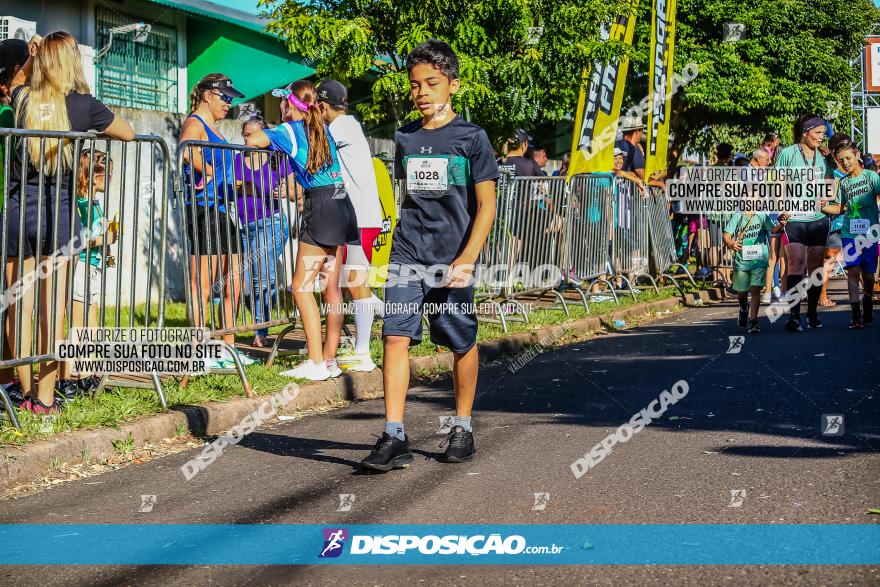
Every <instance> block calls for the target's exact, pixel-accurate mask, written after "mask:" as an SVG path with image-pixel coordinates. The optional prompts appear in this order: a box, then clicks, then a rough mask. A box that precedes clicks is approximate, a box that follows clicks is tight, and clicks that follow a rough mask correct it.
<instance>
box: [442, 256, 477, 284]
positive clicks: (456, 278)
mask: <svg viewBox="0 0 880 587" xmlns="http://www.w3.org/2000/svg"><path fill="white" fill-rule="evenodd" d="M473 279H474V264H473V263H472V262H469V261H468V260H466V259H462V258H461V257H458V258H457V259H455V261H453V262H452V264H451V265H450V266H449V283H448V284H446V287H456V288H458V287H467V286H469V285H470V284H471V282H472V281H473Z"/></svg>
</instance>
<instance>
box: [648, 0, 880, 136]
mask: <svg viewBox="0 0 880 587" xmlns="http://www.w3.org/2000/svg"><path fill="white" fill-rule="evenodd" d="M677 4H678V7H677V24H676V27H677V29H676V47H675V66H674V70H675V71H681V69H682V68H683V67H684V66H685V65H686V64H688V63H696V64H697V65H698V66H699V71H700V73H699V76H698V77H697V78H696V79H695V80H693V81H692V82H691V83H690V84H688V85H687V86H685V87H684V88H683V89H682V90H680V91H679V92H678V93H677V94H675V96H674V97H673V102H672V104H673V115H672V123H671V124H672V130H673V133H674V144H673V147H679V148H680V147H682V146H690V147H695V148H699V149H701V150H704V149H706V148H707V147H709V146H710V144H711V143H712V142H714V141H715V140H718V139H721V138H722V137H724V140H728V141H729V142H732V143H733V144H735V145H737V147H738V148H740V149H743V150H746V149H749V150H750V149H753V148H755V147H757V146H758V145H757V144H755V143H754V141H755V137H757V136H759V135H761V134H763V133H765V132H767V131H770V130H777V131H779V133H780V135H781V137H782V140H783V143H786V142H790V141H791V132H792V131H791V127H792V123H793V121H794V119H795V118H796V117H797V116H798V115H800V114H803V113H806V112H815V113H817V114H820V115H824V114H827V113H828V103H829V102H836V103H838V104H839V106H840V116H839V117H838V119H837V120H836V121H835V127H836V128H837V130H841V131H843V132H848V130H847V129H848V128H849V124H848V123H849V120H850V117H851V114H852V113H851V110H850V103H849V99H850V96H849V92H850V84H851V83H852V82H853V81H856V80H858V77H859V71H858V69H856V68H853V67H852V66H851V65H850V60H852V59H853V58H855V57H857V56H858V55H859V52H860V51H862V49H863V44H864V38H865V35H866V34H867V33H868V32H869V30H870V28H871V25H873V24H874V23H876V22H880V11H878V10H877V9H876V8H875V7H874V6H873V4H871V3H870V2H869V1H868V0H809V1H808V0H745V1H743V0H678V3H677ZM641 9H642V10H643V14H642V15H640V19H641V24H640V26H639V28H638V31H637V40H636V41H635V43H634V44H635V49H636V51H635V55H634V57H633V61H632V69H631V72H632V75H633V77H632V78H631V81H632V82H633V83H634V89H635V90H636V92H638V91H640V92H641V93H640V95H641V96H643V95H645V93H646V92H647V76H646V72H647V68H648V66H649V65H648V50H649V49H648V47H649V41H650V5H647V4H645V5H643V6H642V7H641ZM725 22H739V23H742V24H744V25H745V26H746V31H747V37H746V38H745V39H743V40H740V41H736V42H731V43H725V42H722V28H723V24H724V23H725ZM670 152H671V150H670Z"/></svg>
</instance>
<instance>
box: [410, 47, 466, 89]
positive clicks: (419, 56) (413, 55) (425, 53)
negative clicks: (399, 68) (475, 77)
mask: <svg viewBox="0 0 880 587" xmlns="http://www.w3.org/2000/svg"><path fill="white" fill-rule="evenodd" d="M419 63H427V64H428V65H433V66H434V67H436V68H437V69H439V70H440V73H442V74H443V75H445V76H446V77H447V78H449V81H452V80H454V79H458V55H456V54H455V51H453V50H452V47H450V46H449V43H446V42H444V41H440V40H438V39H428V40H427V41H425V42H424V43H421V44H420V45H418V46H416V48H415V49H413V50H412V51H410V54H409V55H407V56H406V71H407V72H411V71H412V69H413V67H415V66H416V65H418V64H419Z"/></svg>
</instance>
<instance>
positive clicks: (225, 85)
mask: <svg viewBox="0 0 880 587" xmlns="http://www.w3.org/2000/svg"><path fill="white" fill-rule="evenodd" d="M199 87H200V88H201V89H202V90H219V91H220V93H221V94H224V95H226V96H229V97H230V98H244V94H242V93H241V92H239V91H238V90H236V89H235V86H233V85H232V80H231V79H221V80H214V81H210V82H205V83H203V84H199Z"/></svg>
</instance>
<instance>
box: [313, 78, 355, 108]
mask: <svg viewBox="0 0 880 587" xmlns="http://www.w3.org/2000/svg"><path fill="white" fill-rule="evenodd" d="M316 89H317V90H318V100H320V101H321V102H326V103H327V104H329V105H330V106H332V107H334V108H345V107H346V106H347V105H348V91H347V90H346V89H345V86H343V85H342V84H341V83H339V82H338V81H336V80H335V79H325V80H324V81H322V82H318V87H317V88H316Z"/></svg>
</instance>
